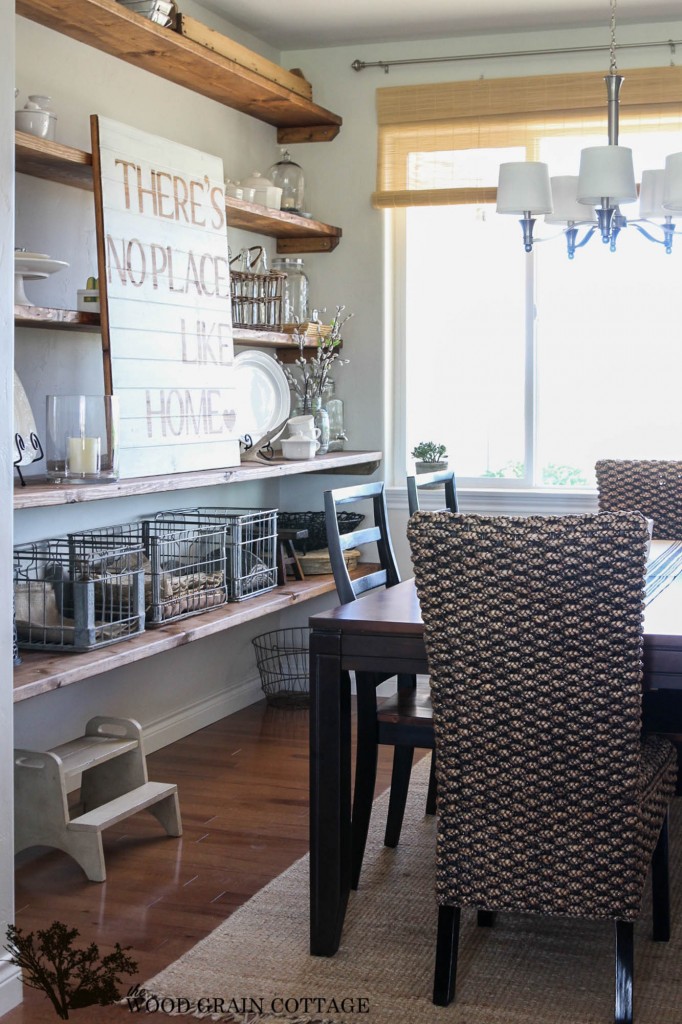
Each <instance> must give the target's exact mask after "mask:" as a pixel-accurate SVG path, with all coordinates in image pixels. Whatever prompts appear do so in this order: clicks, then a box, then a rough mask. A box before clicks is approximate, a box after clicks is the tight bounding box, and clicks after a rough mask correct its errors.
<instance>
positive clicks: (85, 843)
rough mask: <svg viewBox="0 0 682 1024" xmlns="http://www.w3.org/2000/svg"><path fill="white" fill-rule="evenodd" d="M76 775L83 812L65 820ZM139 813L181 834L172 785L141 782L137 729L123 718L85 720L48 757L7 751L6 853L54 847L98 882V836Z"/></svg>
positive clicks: (143, 768) (101, 875) (143, 767)
mask: <svg viewBox="0 0 682 1024" xmlns="http://www.w3.org/2000/svg"><path fill="white" fill-rule="evenodd" d="M79 773H82V779H81V792H80V797H81V799H80V803H81V805H82V809H83V813H81V814H78V815H77V816H75V817H71V816H70V811H69V806H68V800H67V782H68V780H69V779H72V778H73V777H74V776H76V775H78V774H79ZM144 809H147V810H149V811H150V812H151V813H152V814H153V815H154V817H155V818H157V819H158V820H159V821H160V823H161V824H162V825H163V827H164V828H165V830H166V832H167V833H168V835H170V836H180V835H182V822H181V820H180V806H179V803H178V791H177V786H176V785H174V784H173V783H167V782H149V781H148V778H147V762H146V758H145V754H144V747H143V744H142V729H141V727H140V725H139V724H138V723H137V722H135V721H134V720H133V719H131V718H110V717H106V716H102V717H97V718H91V719H90V721H89V722H88V724H87V725H86V727H85V736H81V737H80V738H79V739H76V740H71V741H70V742H69V743H62V744H60V745H59V746H57V747H54V749H52V750H42V751H36V750H21V749H15V751H14V852H15V853H19V852H20V851H21V850H25V849H27V848H28V847H29V846H55V847H57V849H59V850H64V852H65V853H68V854H69V855H70V856H71V857H73V858H74V860H76V861H78V863H79V864H80V866H81V867H82V868H83V871H85V874H86V875H87V876H88V878H89V879H90V881H91V882H103V881H104V880H105V879H106V869H105V867H104V851H103V848H102V831H103V830H104V829H105V828H108V827H109V825H114V824H115V823H116V822H117V821H122V820H123V819H124V818H128V817H130V815H131V814H136V813H137V811H141V810H144Z"/></svg>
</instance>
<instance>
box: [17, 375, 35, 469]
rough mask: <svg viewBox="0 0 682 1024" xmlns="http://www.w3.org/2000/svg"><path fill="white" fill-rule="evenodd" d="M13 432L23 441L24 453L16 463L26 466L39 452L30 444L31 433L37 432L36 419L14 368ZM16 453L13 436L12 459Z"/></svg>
mask: <svg viewBox="0 0 682 1024" xmlns="http://www.w3.org/2000/svg"><path fill="white" fill-rule="evenodd" d="M14 433H15V434H20V435H21V438H22V440H23V442H24V453H23V455H22V457H21V461H20V462H19V463H18V465H19V466H28V465H30V463H31V462H33V460H34V459H35V458H37V457H38V455H39V454H40V453H39V452H37V451H35V449H34V448H33V445H32V444H31V434H37V431H36V421H35V419H34V418H33V412H32V411H31V406H30V404H29V401H28V398H27V397H26V392H25V391H24V385H23V384H22V383H21V381H20V380H19V376H18V374H17V371H16V370H15V371H14ZM17 455H18V452H17V448H16V445H15V443H14V437H13V438H12V461H14V460H15V459H16V457H17Z"/></svg>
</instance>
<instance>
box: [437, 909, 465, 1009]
mask: <svg viewBox="0 0 682 1024" xmlns="http://www.w3.org/2000/svg"><path fill="white" fill-rule="evenodd" d="M459 915H460V911H459V907H444V906H441V907H439V908H438V935H437V937H436V970H435V973H434V978H433V1002H434V1003H435V1005H436V1006H449V1005H450V1003H451V1002H452V1000H453V999H454V998H455V983H456V981H457V950H458V946H459Z"/></svg>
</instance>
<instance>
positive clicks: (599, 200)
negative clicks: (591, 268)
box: [497, 0, 682, 259]
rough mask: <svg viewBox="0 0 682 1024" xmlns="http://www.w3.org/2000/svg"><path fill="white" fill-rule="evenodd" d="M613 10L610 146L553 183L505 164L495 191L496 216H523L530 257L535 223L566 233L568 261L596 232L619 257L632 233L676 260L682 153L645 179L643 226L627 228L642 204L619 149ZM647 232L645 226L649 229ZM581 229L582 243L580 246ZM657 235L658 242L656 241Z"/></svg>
mask: <svg viewBox="0 0 682 1024" xmlns="http://www.w3.org/2000/svg"><path fill="white" fill-rule="evenodd" d="M610 4H611V42H610V47H609V55H610V62H609V64H610V66H609V73H608V75H606V76H605V77H604V82H605V83H606V96H607V104H608V106H607V114H608V145H607V146H589V147H588V148H587V149H583V150H582V152H581V154H580V170H579V174H578V175H562V176H560V177H554V178H551V179H550V176H549V168H548V166H547V164H545V163H541V162H539V161H531V160H527V161H514V162H510V163H503V164H500V173H499V179H498V184H497V212H498V213H511V214H515V215H516V216H520V217H521V220H520V221H519V223H520V224H521V227H522V229H523V244H524V248H525V250H526V252H531V251H532V249H533V227H534V225H535V218H536V217H538V216H540V215H544V217H545V223H547V224H557V225H561V226H562V227H563V234H564V235H565V238H566V246H567V251H568V258H569V259H573V257H574V255H575V250H576V249H579V248H580V247H581V246H583V245H585V244H586V243H587V242H589V240H590V238H592V236H593V234H594V233H595V231H597V230H598V231H599V233H600V235H601V239H602V242H604V243H605V244H606V245H608V246H609V248H610V250H611V252H615V251H616V239H617V238H618V235H619V233H620V231H621V230H622V229H623V228H625V227H627V226H628V225H632V226H633V227H635V228H637V230H638V231H639V232H640V234H642V235H644V237H645V238H647V239H649V241H650V242H657V243H659V244H661V245H663V246H664V247H665V251H666V252H667V253H670V252H672V244H673V235H674V234H675V225H674V224H673V220H672V214H673V212H675V211H679V210H682V153H673V154H671V155H670V156H668V157H667V158H666V162H665V170H649V171H643V172H642V181H641V185H640V191H639V218H638V219H635V220H628V219H627V218H626V217H625V216H624V215H623V214H622V213H621V210H620V207H621V204H623V205H624V204H626V203H634V202H635V201H636V200H637V185H636V183H635V172H634V167H633V163H632V150H631V149H628V148H627V147H625V146H619V145H618V104H619V93H620V87H621V84H622V82H623V76H622V75H619V74H618V69H617V67H616V0H610ZM645 225H646V226H645ZM580 229H584V232H583V235H582V237H581V238H580V241H578V235H579V232H580ZM649 229H653V230H654V231H656V232H657V233H658V234H659V236H660V237H656V235H655V234H652V233H651V230H649Z"/></svg>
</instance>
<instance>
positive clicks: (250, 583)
mask: <svg viewBox="0 0 682 1024" xmlns="http://www.w3.org/2000/svg"><path fill="white" fill-rule="evenodd" d="M154 522H156V523H158V522H164V523H167V522H170V523H180V524H191V523H201V524H202V526H203V527H205V528H206V527H209V526H210V527H212V528H216V529H218V528H219V529H222V530H223V531H224V536H225V569H226V584H227V595H228V600H229V601H244V600H246V598H249V597H256V595H258V594H264V593H265V592H266V591H268V590H272V589H273V588H274V587H276V586H277V509H276V508H274V509H273V508H267V509H266V508H260V509H254V508H222V507H216V506H212V507H202V508H190V509H178V510H174V511H168V512H159V513H158V515H157V516H156V518H155V520H154Z"/></svg>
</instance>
